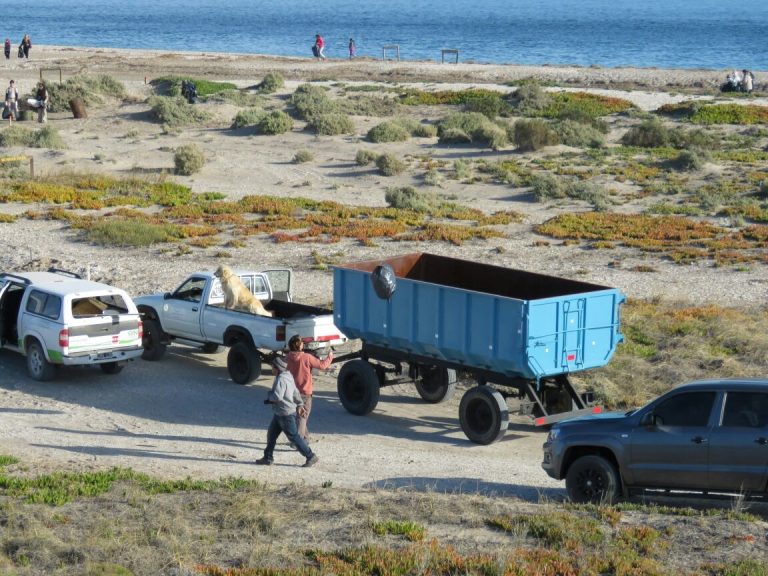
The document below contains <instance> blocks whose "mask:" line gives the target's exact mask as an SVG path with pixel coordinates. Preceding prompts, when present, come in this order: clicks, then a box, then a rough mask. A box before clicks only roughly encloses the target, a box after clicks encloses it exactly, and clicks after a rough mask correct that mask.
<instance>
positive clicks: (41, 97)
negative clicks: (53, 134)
mask: <svg viewBox="0 0 768 576" xmlns="http://www.w3.org/2000/svg"><path fill="white" fill-rule="evenodd" d="M35 99H36V100H37V121H38V122H40V123H41V124H45V123H46V122H48V99H49V97H48V89H47V88H46V87H45V82H43V81H42V80H40V82H38V83H37V92H35Z"/></svg>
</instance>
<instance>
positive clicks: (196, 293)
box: [173, 278, 205, 302]
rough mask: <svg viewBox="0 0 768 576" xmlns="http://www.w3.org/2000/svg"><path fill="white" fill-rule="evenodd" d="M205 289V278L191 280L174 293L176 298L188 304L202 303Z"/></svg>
mask: <svg viewBox="0 0 768 576" xmlns="http://www.w3.org/2000/svg"><path fill="white" fill-rule="evenodd" d="M204 288H205V278H190V279H189V280H187V281H186V282H184V284H182V285H181V286H179V287H178V289H177V290H176V292H174V293H173V297H174V298H178V299H179V300H186V301H187V302H200V300H201V299H202V297H203V289H204Z"/></svg>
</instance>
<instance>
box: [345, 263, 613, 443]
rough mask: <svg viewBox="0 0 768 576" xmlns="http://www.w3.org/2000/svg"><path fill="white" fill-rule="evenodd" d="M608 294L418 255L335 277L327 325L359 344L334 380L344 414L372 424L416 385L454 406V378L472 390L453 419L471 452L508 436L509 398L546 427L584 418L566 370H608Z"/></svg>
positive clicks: (426, 395)
mask: <svg viewBox="0 0 768 576" xmlns="http://www.w3.org/2000/svg"><path fill="white" fill-rule="evenodd" d="M624 299H625V298H624V296H623V295H622V294H621V292H619V291H618V290H616V289H614V288H608V287H605V286H598V285H595V284H589V283H587V282H579V281H576V280H568V279H565V278H558V277H554V276H546V275H543V274H536V273H532V272H526V271H523V270H515V269H510V268H503V267H500V266H492V265H488V264H481V263H478V262H471V261H466V260H459V259H456V258H448V257H444V256H437V255H434V254H428V253H415V254H407V255H404V256H398V257H395V258H390V259H387V260H370V261H365V262H356V263H352V264H344V265H340V266H336V267H334V276H333V309H334V317H335V318H334V323H335V324H336V326H337V327H338V328H339V329H340V330H341V331H343V332H344V334H346V336H347V337H349V338H358V339H360V340H361V341H362V347H361V350H360V353H359V357H358V358H356V359H354V360H351V361H348V362H346V363H345V364H344V365H343V366H342V368H341V370H340V372H339V376H338V392H339V398H340V400H341V402H342V404H343V405H344V407H345V408H346V409H347V410H348V411H349V412H351V413H352V414H358V415H365V414H369V413H370V412H371V411H373V410H374V409H375V408H376V405H377V404H378V401H379V390H380V388H381V387H383V386H387V385H391V384H395V383H402V382H404V381H412V382H414V383H415V385H416V389H417V391H418V393H419V395H420V396H421V397H422V398H423V399H424V400H425V401H427V402H432V403H437V402H442V401H444V400H447V399H448V398H450V397H451V396H452V395H453V393H454V391H455V388H456V374H457V371H460V372H461V373H468V374H470V375H471V376H472V377H473V378H474V379H475V380H476V381H477V386H475V387H473V388H470V389H469V390H468V391H467V392H466V393H465V394H464V396H463V397H462V399H461V403H460V406H459V420H460V422H461V427H462V430H463V431H464V433H465V434H466V435H467V437H468V438H469V439H470V440H471V441H473V442H476V443H479V444H490V443H492V442H495V441H497V440H499V439H500V438H501V437H502V436H503V435H504V433H505V432H506V428H507V423H508V421H509V409H508V407H507V402H506V399H507V398H510V397H516V398H520V399H522V400H523V402H522V403H521V407H522V410H523V411H524V412H527V413H530V414H532V415H533V416H534V417H536V423H537V424H539V425H548V424H552V423H553V422H556V421H558V420H562V419H564V418H568V417H572V416H574V415H577V414H580V413H583V412H592V411H594V410H595V409H593V408H589V407H588V406H587V402H586V401H585V398H584V397H583V396H582V395H580V394H578V393H577V392H576V390H575V389H574V387H573V386H572V385H571V383H570V381H569V379H568V375H569V374H570V373H572V372H576V371H580V370H587V369H590V368H597V367H600V366H604V365H605V364H606V363H607V362H608V361H609V360H610V358H611V356H612V355H613V353H614V351H615V350H616V345H617V344H618V343H619V342H621V341H622V339H623V336H622V335H621V332H620V330H619V309H620V305H621V303H622V302H624Z"/></svg>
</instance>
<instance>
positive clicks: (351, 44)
mask: <svg viewBox="0 0 768 576" xmlns="http://www.w3.org/2000/svg"><path fill="white" fill-rule="evenodd" d="M356 48H357V47H356V46H355V40H354V38H350V39H349V59H350V60H352V59H354V57H355V49H356Z"/></svg>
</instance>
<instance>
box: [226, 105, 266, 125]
mask: <svg viewBox="0 0 768 576" xmlns="http://www.w3.org/2000/svg"><path fill="white" fill-rule="evenodd" d="M266 115H267V112H266V110H263V109H261V108H247V109H245V110H240V111H239V112H238V113H237V114H236V115H235V119H234V120H233V121H232V128H245V127H247V126H255V125H256V124H258V123H259V122H261V120H262V119H263V118H264V116H266Z"/></svg>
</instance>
